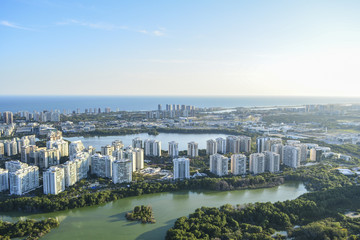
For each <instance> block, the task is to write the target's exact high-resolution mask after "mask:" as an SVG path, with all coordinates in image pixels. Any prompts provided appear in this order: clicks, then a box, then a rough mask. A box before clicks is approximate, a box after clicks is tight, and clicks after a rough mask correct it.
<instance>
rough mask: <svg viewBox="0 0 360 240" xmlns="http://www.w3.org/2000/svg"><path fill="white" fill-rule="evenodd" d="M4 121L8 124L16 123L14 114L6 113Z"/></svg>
mask: <svg viewBox="0 0 360 240" xmlns="http://www.w3.org/2000/svg"><path fill="white" fill-rule="evenodd" d="M3 120H4V123H6V124H11V123H14V117H13V113H12V112H4V113H3Z"/></svg>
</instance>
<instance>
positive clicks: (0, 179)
mask: <svg viewBox="0 0 360 240" xmlns="http://www.w3.org/2000/svg"><path fill="white" fill-rule="evenodd" d="M8 189H9V170H7V169H3V168H0V192H2V191H5V190H8Z"/></svg>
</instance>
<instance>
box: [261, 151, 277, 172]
mask: <svg viewBox="0 0 360 240" xmlns="http://www.w3.org/2000/svg"><path fill="white" fill-rule="evenodd" d="M263 153H264V155H265V171H266V172H271V173H273V172H279V171H280V154H277V153H274V152H268V151H266V152H263Z"/></svg>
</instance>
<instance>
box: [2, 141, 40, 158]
mask: <svg viewBox="0 0 360 240" xmlns="http://www.w3.org/2000/svg"><path fill="white" fill-rule="evenodd" d="M35 141H36V140H35V135H29V136H23V137H21V138H13V139H11V140H2V141H0V158H1V157H2V156H14V155H17V154H20V153H21V150H22V148H23V147H25V146H30V145H35Z"/></svg>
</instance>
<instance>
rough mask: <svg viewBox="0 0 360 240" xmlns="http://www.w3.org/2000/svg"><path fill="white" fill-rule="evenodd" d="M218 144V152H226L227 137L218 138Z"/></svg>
mask: <svg viewBox="0 0 360 240" xmlns="http://www.w3.org/2000/svg"><path fill="white" fill-rule="evenodd" d="M216 146H217V152H218V153H223V154H225V153H226V139H225V138H222V137H219V138H217V139H216Z"/></svg>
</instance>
